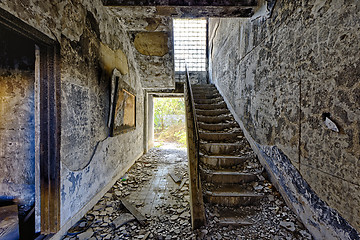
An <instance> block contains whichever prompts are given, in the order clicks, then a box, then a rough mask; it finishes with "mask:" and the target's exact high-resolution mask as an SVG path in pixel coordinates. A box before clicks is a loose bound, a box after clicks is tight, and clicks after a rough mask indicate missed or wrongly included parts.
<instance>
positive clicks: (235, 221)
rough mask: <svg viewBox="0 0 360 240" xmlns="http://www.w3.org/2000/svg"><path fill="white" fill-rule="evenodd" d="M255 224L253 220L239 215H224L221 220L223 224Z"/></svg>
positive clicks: (220, 223)
mask: <svg viewBox="0 0 360 240" xmlns="http://www.w3.org/2000/svg"><path fill="white" fill-rule="evenodd" d="M253 224H254V222H253V221H250V220H247V219H244V218H238V217H222V218H220V220H219V225H221V226H230V225H231V226H250V225H253Z"/></svg>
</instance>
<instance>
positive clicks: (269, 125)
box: [209, 0, 360, 238]
mask: <svg viewBox="0 0 360 240" xmlns="http://www.w3.org/2000/svg"><path fill="white" fill-rule="evenodd" d="M359 10H360V4H359V2H358V1H315V0H314V1H307V0H303V1H298V2H288V1H277V2H276V5H275V9H274V12H273V13H272V16H271V17H270V18H269V19H264V18H261V17H260V18H257V19H252V20H247V19H211V20H210V33H209V35H210V46H209V48H210V51H211V59H210V61H211V64H210V76H211V79H212V82H214V83H215V84H216V85H217V86H218V88H219V89H220V90H221V92H222V93H223V94H224V96H225V98H226V99H227V101H228V103H229V104H230V105H231V107H232V109H233V110H234V112H235V113H236V115H237V117H238V119H239V121H241V122H242V124H243V126H244V129H245V130H246V131H247V132H248V133H249V137H250V138H251V139H252V140H253V141H254V144H255V145H257V146H259V149H260V150H259V151H260V152H262V153H264V156H269V154H266V151H265V150H264V151H263V150H261V149H262V148H266V146H276V148H278V149H279V150H280V152H282V153H283V155H284V156H286V157H287V158H289V160H290V161H291V163H292V165H294V166H295V168H296V169H295V168H294V169H293V170H291V169H288V170H284V171H283V173H284V174H289V175H288V176H287V177H289V178H290V177H294V176H295V175H291V174H292V172H291V171H296V172H298V173H300V174H301V175H300V174H299V176H298V175H296V176H298V177H299V179H295V180H294V181H297V180H299V181H300V178H303V179H304V180H305V181H306V182H307V183H308V184H309V187H310V188H311V189H312V190H313V191H314V192H315V193H316V194H317V196H319V197H320V199H321V200H322V201H324V202H326V203H327V204H328V205H329V206H330V207H331V209H335V210H336V211H337V212H338V213H340V215H341V216H342V217H343V218H345V219H346V220H347V221H348V222H349V223H350V224H351V225H352V226H353V227H354V228H356V229H357V231H360V208H359V206H360V182H359V181H360V178H359V176H360V172H359V171H360V134H359V129H360V117H359V116H360V112H359V103H360V102H359V97H360V90H359V89H360V85H359V84H360V82H359V69H360V68H359V67H360V64H359V63H360V51H359V49H360V48H359V39H360V31H359V29H360V22H359V21H358V19H359V17H360V14H359V12H360V11H359ZM230 29H231V31H230ZM323 113H329V114H330V118H331V119H332V120H333V121H334V122H335V123H336V124H337V126H338V127H339V129H340V132H334V131H332V130H330V129H328V128H327V127H326V126H325V124H324V122H323V117H322V114H323ZM270 155H271V154H270ZM269 159H271V158H269ZM270 161H274V163H275V165H276V161H280V160H278V159H277V158H272V160H270ZM287 171H288V173H286V172H287ZM280 172H281V171H280ZM278 173H279V172H276V173H274V175H275V176H276V174H278ZM278 176H279V175H278ZM291 181H292V180H291V179H287V182H288V183H289V182H291ZM286 184H287V183H285V185H284V186H285V187H286ZM291 184H293V183H291ZM304 184H305V182H304ZM295 185H296V184H295ZM298 187H299V186H298ZM297 191H299V192H298V193H297V195H298V196H299V195H301V194H305V193H306V191H310V190H306V191H305V193H304V191H303V192H302V193H300V192H301V191H300V189H297ZM299 199H302V197H299ZM319 201H320V200H319ZM309 204H314V202H312V203H311V201H310V202H309ZM300 205H301V204H300ZM300 205H298V206H299V209H295V210H296V211H299V212H301V211H306V210H304V209H300V208H301V207H303V206H300ZM303 208H304V207H303ZM305 208H306V207H305ZM314 209H315V210H314V211H315V212H316V211H318V212H319V211H323V212H326V211H328V212H330V211H332V210H331V209H330V210H329V209H328V208H319V209H317V208H314ZM321 214H323V215H322V216H325V215H324V213H320V215H321ZM320 215H319V216H320ZM316 220H319V221H320V220H323V221H325V222H326V221H328V222H327V223H328V224H329V225H328V226H330V225H331V224H334V225H336V224H335V223H334V219H332V220H331V219H329V220H326V219H321V216H320V217H318V216H316V217H315V220H314V222H311V221H310V220H309V222H307V223H306V224H307V225H308V226H310V225H311V224H313V225H314V228H318V229H320V228H321V226H318V225H316V224H318V223H316ZM330 221H332V223H330ZM338 225H340V224H338ZM310 227H311V226H310ZM337 227H339V228H341V226H337ZM346 229H351V228H346ZM336 231H337V230H336ZM339 231H340V230H339ZM344 231H345V230H344ZM349 231H350V230H349ZM355 232H356V231H355ZM351 233H353V234H355V235H356V233H354V232H353V231H352V232H351ZM321 234H322V233H319V235H318V237H319V236H320V238H321V236H323V235H321ZM344 234H345V235H346V232H345V233H344ZM347 234H348V235H347V237H349V235H351V234H350V232H348V233H347ZM355 235H354V236H355ZM332 237H333V236H332Z"/></svg>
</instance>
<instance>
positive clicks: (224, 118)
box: [196, 115, 234, 123]
mask: <svg viewBox="0 0 360 240" xmlns="http://www.w3.org/2000/svg"><path fill="white" fill-rule="evenodd" d="M196 117H197V120H198V121H199V122H203V123H228V122H234V118H233V117H232V116H230V115H220V116H202V115H197V116H196Z"/></svg>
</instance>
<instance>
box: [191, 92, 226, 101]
mask: <svg viewBox="0 0 360 240" xmlns="http://www.w3.org/2000/svg"><path fill="white" fill-rule="evenodd" d="M193 96H194V100H199V99H214V98H219V97H221V95H220V93H212V92H209V93H201V92H200V93H196V92H194V93H193Z"/></svg>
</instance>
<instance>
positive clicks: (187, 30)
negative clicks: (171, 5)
mask: <svg viewBox="0 0 360 240" xmlns="http://www.w3.org/2000/svg"><path fill="white" fill-rule="evenodd" d="M173 26H174V52H175V71H185V62H187V64H188V70H189V71H206V19H174V21H173Z"/></svg>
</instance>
